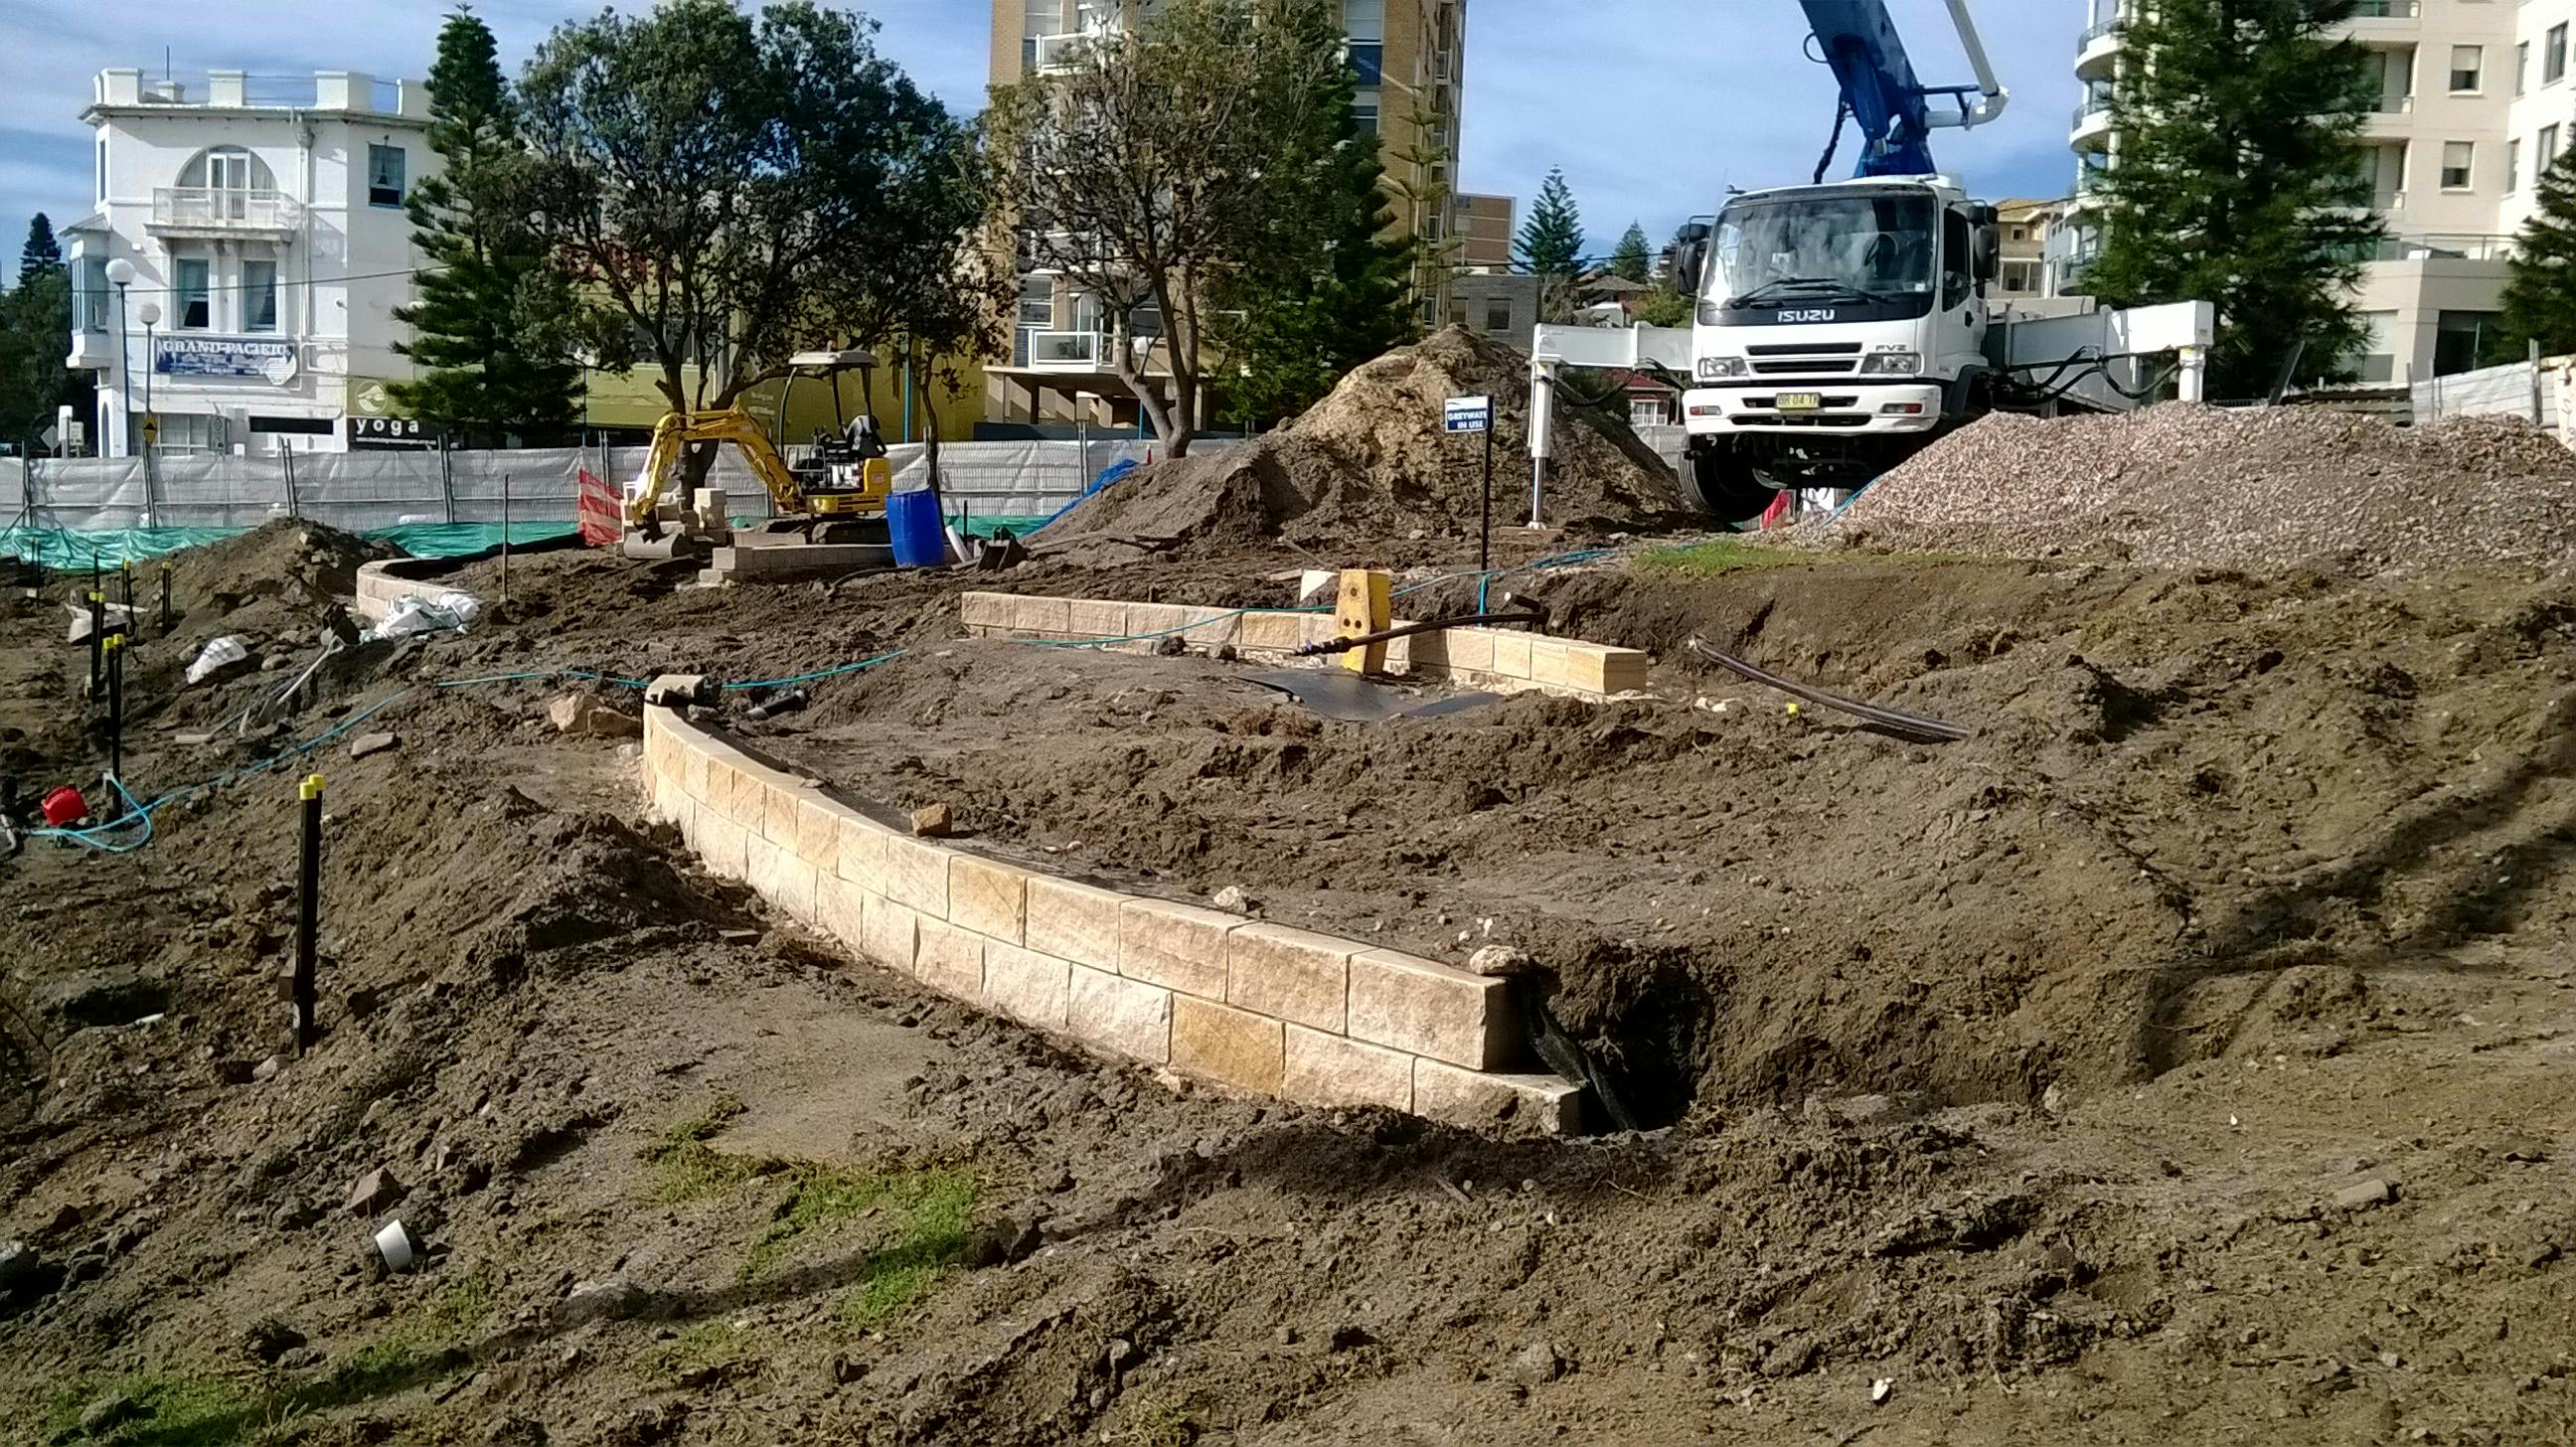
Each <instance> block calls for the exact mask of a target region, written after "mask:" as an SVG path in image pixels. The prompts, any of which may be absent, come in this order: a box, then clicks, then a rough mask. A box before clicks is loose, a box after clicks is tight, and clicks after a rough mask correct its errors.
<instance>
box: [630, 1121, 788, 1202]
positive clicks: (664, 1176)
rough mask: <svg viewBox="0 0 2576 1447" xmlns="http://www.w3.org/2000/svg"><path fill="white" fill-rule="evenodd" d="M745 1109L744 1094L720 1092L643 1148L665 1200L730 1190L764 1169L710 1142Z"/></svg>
mask: <svg viewBox="0 0 2576 1447" xmlns="http://www.w3.org/2000/svg"><path fill="white" fill-rule="evenodd" d="M742 1111H743V1105H742V1102H741V1101H740V1100H738V1099H736V1098H735V1097H733V1096H731V1095H719V1096H717V1097H716V1098H715V1099H714V1100H712V1101H710V1102H708V1104H707V1108H706V1109H705V1110H703V1111H701V1112H699V1113H698V1114H696V1115H693V1116H690V1117H689V1118H687V1119H686V1120H682V1121H678V1122H676V1123H674V1124H673V1125H672V1126H671V1128H670V1129H668V1130H666V1131H664V1132H662V1134H661V1137H660V1138H659V1139H657V1140H656V1141H654V1143H653V1144H652V1146H651V1147H650V1148H649V1149H647V1150H646V1151H645V1152H644V1159H645V1161H646V1162H647V1163H649V1164H650V1165H651V1166H652V1167H653V1169H654V1171H655V1173H656V1174H657V1175H659V1177H660V1180H659V1181H658V1182H657V1183H656V1185H655V1187H654V1194H656V1195H658V1196H659V1197H660V1198H661V1199H663V1200H665V1201H672V1202H678V1201H695V1200H698V1199H700V1198H701V1197H705V1196H714V1195H720V1194H722V1193H724V1192H726V1191H730V1190H732V1189H733V1188H734V1187H736V1186H739V1185H741V1184H742V1183H743V1182H745V1181H748V1180H750V1179H751V1178H752V1177H754V1176H757V1175H759V1174H761V1172H762V1169H763V1167H762V1165H761V1163H760V1162H757V1161H750V1160H745V1159H743V1158H742V1157H740V1156H729V1155H726V1154H724V1153H723V1152H721V1151H718V1150H717V1149H716V1148H715V1147H713V1146H711V1145H709V1144H707V1142H708V1141H709V1140H711V1139H713V1138H714V1137H715V1135H716V1133H717V1132H718V1131H721V1130H723V1129H724V1128H725V1127H726V1126H727V1125H729V1124H731V1123H732V1122H733V1120H734V1118H735V1117H736V1116H739V1115H741V1114H742Z"/></svg>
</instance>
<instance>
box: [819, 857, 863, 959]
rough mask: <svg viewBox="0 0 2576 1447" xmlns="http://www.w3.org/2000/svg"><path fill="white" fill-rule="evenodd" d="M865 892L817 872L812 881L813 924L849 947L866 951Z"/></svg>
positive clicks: (855, 950) (855, 886)
mask: <svg viewBox="0 0 2576 1447" xmlns="http://www.w3.org/2000/svg"><path fill="white" fill-rule="evenodd" d="M868 898H869V896H868V892H867V890H865V889H864V888H861V887H860V886H858V885H855V884H852V883H851V882H849V881H848V880H846V879H837V878H834V877H833V876H831V875H828V874H818V875H817V876H816V877H815V880H814V927H815V928H816V929H819V930H821V931H822V932H823V933H825V934H827V935H830V936H831V937H832V938H833V939H835V940H838V941H840V942H841V944H842V945H843V946H844V947H846V948H848V949H849V950H851V951H853V952H855V953H858V954H866V953H867V952H868Z"/></svg>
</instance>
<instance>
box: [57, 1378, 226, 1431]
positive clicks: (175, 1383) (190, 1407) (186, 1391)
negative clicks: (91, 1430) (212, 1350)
mask: <svg viewBox="0 0 2576 1447" xmlns="http://www.w3.org/2000/svg"><path fill="white" fill-rule="evenodd" d="M111 1392H114V1393H117V1394H120V1395H122V1396H124V1397H126V1398H128V1399H130V1400H131V1401H133V1403H134V1404H135V1406H136V1407H137V1408H138V1409H139V1411H138V1413H137V1414H136V1415H134V1416H132V1417H130V1418H128V1419H127V1420H125V1421H122V1422H119V1423H117V1424H116V1425H115V1426H113V1427H110V1428H109V1429H107V1431H106V1433H105V1434H104V1435H102V1436H97V1437H90V1438H86V1439H84V1440H86V1441H90V1442H113V1443H119V1444H125V1447H164V1444H169V1447H176V1444H179V1443H192V1444H193V1443H217V1442H240V1441H244V1440H246V1439H247V1436H248V1434H249V1433H250V1431H251V1430H252V1427H253V1426H254V1424H255V1423H257V1422H258V1421H259V1419H260V1408H259V1403H258V1402H257V1401H256V1400H255V1399H254V1397H253V1395H252V1393H250V1392H249V1391H247V1390H245V1388H244V1386H243V1384H242V1383H240V1382H238V1381H235V1380H231V1379H228V1378H225V1377H220V1376H215V1375H211V1374H200V1373H192V1372H139V1373H136V1374H134V1375H132V1376H125V1377H96V1378H89V1379H85V1380H82V1381H78V1382H75V1383H73V1384H71V1385H69V1386H65V1387H62V1388H59V1389H57V1390H56V1391H55V1392H54V1394H53V1395H52V1397H51V1398H50V1399H49V1400H48V1401H47V1403H46V1408H45V1425H46V1427H47V1429H48V1435H49V1436H53V1437H73V1436H77V1435H78V1433H79V1430H80V1420H81V1414H82V1413H83V1412H86V1411H88V1410H89V1405H90V1403H92V1402H95V1401H97V1400H98V1399H99V1398H101V1397H103V1396H106V1395H107V1394H109V1393H111Z"/></svg>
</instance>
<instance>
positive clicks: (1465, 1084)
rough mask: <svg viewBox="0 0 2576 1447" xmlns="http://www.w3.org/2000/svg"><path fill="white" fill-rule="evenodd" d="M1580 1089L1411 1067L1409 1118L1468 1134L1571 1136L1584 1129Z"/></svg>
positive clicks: (1425, 1064) (1546, 1079)
mask: <svg viewBox="0 0 2576 1447" xmlns="http://www.w3.org/2000/svg"><path fill="white" fill-rule="evenodd" d="M1582 1100H1583V1087H1581V1086H1579V1085H1575V1084H1573V1083H1571V1082H1569V1081H1565V1080H1560V1079H1558V1078H1557V1077H1556V1076H1553V1075H1488V1074H1484V1073H1482V1072H1479V1071H1474V1070H1460V1069H1458V1068H1457V1067H1456V1066H1453V1065H1443V1064H1441V1063H1440V1062H1439V1061H1437V1060H1416V1061H1415V1062H1414V1063H1413V1113H1414V1114H1416V1115H1420V1116H1427V1117H1429V1118H1430V1119H1432V1120H1437V1121H1445V1122H1447V1123H1448V1124H1450V1125H1457V1126H1465V1127H1467V1128H1468V1129H1470V1130H1499V1131H1506V1132H1509V1133H1511V1134H1515V1135H1571V1134H1573V1133H1575V1132H1576V1131H1578V1130H1580V1129H1582V1127H1583V1116H1582Z"/></svg>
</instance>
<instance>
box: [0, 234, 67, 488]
mask: <svg viewBox="0 0 2576 1447" xmlns="http://www.w3.org/2000/svg"><path fill="white" fill-rule="evenodd" d="M71 333H72V291H71V278H70V274H69V273H68V272H66V271H65V270H64V268H63V253H62V248H61V246H60V245H59V244H57V243H56V242H55V240H54V228H53V225H52V223H50V222H48V221H47V220H46V219H45V216H44V214H43V213H42V212H39V213H37V215H36V218H35V220H34V221H32V222H30V223H29V224H28V227H27V244H26V247H25V249H24V250H23V251H21V252H20V253H19V257H18V285H17V287H16V288H15V289H14V290H9V291H5V292H0V443H6V444H8V445H9V446H11V447H13V448H17V447H27V446H29V445H30V444H32V443H34V442H35V441H36V439H37V438H38V437H39V436H41V435H42V433H43V432H44V430H45V429H46V428H48V427H51V426H52V425H54V410H55V409H56V408H57V407H60V406H61V405H62V404H63V403H65V402H68V401H72V400H74V396H75V393H76V391H77V390H78V388H77V378H76V377H75V376H74V375H73V373H72V372H70V371H69V370H68V369H66V368H65V367H64V366H63V359H64V355H65V353H67V352H68V351H69V350H70V349H71Z"/></svg>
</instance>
